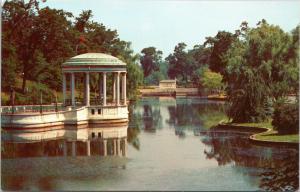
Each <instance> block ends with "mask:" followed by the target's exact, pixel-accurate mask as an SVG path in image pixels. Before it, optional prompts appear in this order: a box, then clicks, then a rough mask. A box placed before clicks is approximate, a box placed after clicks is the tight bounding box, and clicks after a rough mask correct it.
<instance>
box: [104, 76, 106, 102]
mask: <svg viewBox="0 0 300 192" xmlns="http://www.w3.org/2000/svg"><path fill="white" fill-rule="evenodd" d="M103 106H106V72H103Z"/></svg>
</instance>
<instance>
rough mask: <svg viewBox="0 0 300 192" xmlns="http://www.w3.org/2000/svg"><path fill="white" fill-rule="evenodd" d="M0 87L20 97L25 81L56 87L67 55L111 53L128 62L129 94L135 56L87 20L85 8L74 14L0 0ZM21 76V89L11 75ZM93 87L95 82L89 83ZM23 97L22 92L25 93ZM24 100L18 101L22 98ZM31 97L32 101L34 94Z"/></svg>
mask: <svg viewBox="0 0 300 192" xmlns="http://www.w3.org/2000/svg"><path fill="white" fill-rule="evenodd" d="M2 8H3V9H2V25H3V35H2V42H3V44H2V47H3V60H2V64H3V65H2V66H3V67H2V74H3V76H2V80H3V81H2V82H3V83H2V88H3V91H6V92H8V91H9V90H10V87H14V88H15V90H16V91H17V92H18V95H20V98H21V97H23V96H24V97H28V98H27V99H29V96H28V95H26V94H25V92H26V89H28V85H27V84H26V82H27V81H28V80H31V81H35V82H40V83H41V84H46V85H47V86H48V87H47V89H49V90H48V91H50V89H54V90H61V84H62V77H61V74H62V73H61V64H62V63H63V62H64V61H65V60H66V59H68V58H70V57H72V56H75V55H77V54H81V53H86V52H102V53H107V54H111V55H113V56H116V57H118V58H120V59H121V60H123V61H125V62H126V63H127V64H128V65H127V66H128V74H129V75H128V77H129V81H128V84H129V85H128V92H130V93H134V92H135V89H136V88H137V86H138V85H139V84H141V83H142V81H143V76H142V74H141V69H140V67H139V66H138V64H137V61H138V57H137V56H136V55H134V54H133V51H132V49H131V48H130V46H131V43H130V42H126V41H123V40H121V39H120V38H119V37H118V33H117V31H116V30H110V29H107V28H106V27H105V26H104V25H103V24H101V23H97V22H94V21H92V20H91V18H92V16H93V15H92V12H91V11H90V10H86V11H82V13H81V14H80V15H79V16H78V17H75V18H74V16H73V14H72V13H70V12H66V11H64V10H57V9H51V8H49V7H45V8H42V9H40V8H39V1H38V0H30V1H21V0H13V1H5V2H4V4H3V7H2ZM17 78H22V79H23V83H22V86H21V89H19V88H18V87H17V84H16V81H15V79H17ZM91 88H92V89H91V91H96V89H97V86H91ZM25 95H26V96H25ZM27 99H23V100H24V102H25V101H26V100H27ZM31 99H34V102H35V103H38V100H37V98H31Z"/></svg>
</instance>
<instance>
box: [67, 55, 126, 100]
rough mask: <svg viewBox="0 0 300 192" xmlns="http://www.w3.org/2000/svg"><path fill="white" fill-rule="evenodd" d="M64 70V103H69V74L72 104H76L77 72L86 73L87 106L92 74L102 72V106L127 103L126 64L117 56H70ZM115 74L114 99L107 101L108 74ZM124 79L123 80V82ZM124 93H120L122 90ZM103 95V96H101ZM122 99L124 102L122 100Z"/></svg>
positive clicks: (100, 88)
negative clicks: (67, 91)
mask: <svg viewBox="0 0 300 192" xmlns="http://www.w3.org/2000/svg"><path fill="white" fill-rule="evenodd" d="M62 72H63V103H64V105H67V102H66V101H67V94H66V90H67V76H69V77H70V78H69V79H70V90H71V105H72V106H75V105H76V100H75V82H76V81H75V78H76V74H79V73H83V74H85V86H84V87H85V94H84V95H85V99H84V100H85V101H84V104H85V106H90V105H91V103H90V74H91V73H98V74H99V75H101V74H102V79H100V78H99V90H100V93H99V102H98V103H101V104H102V106H107V105H115V106H120V105H126V64H125V63H124V62H122V61H121V60H119V59H118V58H116V57H113V56H111V55H107V54H103V53H85V54H82V55H77V56H75V57H72V58H70V59H69V60H67V61H66V62H65V63H63V65H62ZM108 73H112V74H113V90H112V92H113V93H112V95H113V100H112V102H111V103H108V102H107V85H106V82H107V74H108ZM121 81H122V82H121ZM121 88H122V93H121V95H120V90H121ZM100 96H102V97H100ZM121 99H122V102H121Z"/></svg>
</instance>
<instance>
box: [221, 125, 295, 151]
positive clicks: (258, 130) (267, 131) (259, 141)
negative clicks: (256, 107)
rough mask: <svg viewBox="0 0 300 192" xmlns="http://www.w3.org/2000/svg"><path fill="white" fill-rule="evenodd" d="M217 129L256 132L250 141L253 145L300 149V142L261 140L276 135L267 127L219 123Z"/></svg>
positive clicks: (250, 137)
mask: <svg viewBox="0 0 300 192" xmlns="http://www.w3.org/2000/svg"><path fill="white" fill-rule="evenodd" d="M216 128H219V129H230V130H232V129H236V130H239V131H248V132H254V133H253V134H252V135H250V136H249V140H250V142H251V143H253V144H258V145H266V146H270V145H272V146H289V147H296V148H299V141H272V140H265V139H259V138H257V137H258V136H265V135H266V134H270V133H274V130H272V129H271V128H267V127H251V126H242V125H232V124H224V123H219V124H218V125H217V126H216Z"/></svg>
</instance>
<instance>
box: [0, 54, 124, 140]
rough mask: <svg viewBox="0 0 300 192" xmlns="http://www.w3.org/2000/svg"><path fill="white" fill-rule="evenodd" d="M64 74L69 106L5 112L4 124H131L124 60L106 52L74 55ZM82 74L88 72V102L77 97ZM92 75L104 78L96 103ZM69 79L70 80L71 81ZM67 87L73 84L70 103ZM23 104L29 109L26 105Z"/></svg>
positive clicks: (85, 84) (66, 104)
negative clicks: (110, 82)
mask: <svg viewBox="0 0 300 192" xmlns="http://www.w3.org/2000/svg"><path fill="white" fill-rule="evenodd" d="M62 73H63V104H64V106H67V107H66V108H64V109H63V110H62V111H52V112H44V113H34V112H28V113H26V112H24V113H15V114H10V113H8V114H2V115H1V126H2V127H10V128H11V127H16V128H24V129H30V128H32V127H34V128H36V127H51V126H56V125H74V124H77V125H78V124H88V123H97V124H105V125H112V124H124V123H126V124H127V122H128V109H127V102H126V64H125V63H124V62H122V61H121V60H119V59H118V58H116V57H113V56H111V55H107V54H103V53H86V54H82V55H77V56H75V57H72V58H70V59H69V60H67V61H66V62H65V63H63V65H62ZM80 73H81V74H85V76H84V77H85V80H84V102H82V103H79V102H76V100H75V98H76V97H75V87H76V86H75V82H76V81H75V79H76V76H79V74H80ZM91 74H97V75H99V77H101V78H98V79H99V82H97V86H98V88H99V93H95V95H99V97H95V99H96V101H94V102H91V99H90V76H91ZM107 74H112V75H109V76H111V77H112V86H111V91H112V94H111V95H112V98H111V100H109V101H108V99H107V84H106V83H107ZM80 76H82V75H80ZM68 78H69V79H70V80H68V81H67V79H68ZM94 79H95V78H94ZM96 79H97V78H96ZM97 81H98V80H97ZM68 82H70V83H68ZM68 84H69V86H68ZM67 87H70V90H71V95H70V97H71V99H70V101H71V102H69V103H68V102H67V101H68V100H67ZM21 107H22V108H25V106H21ZM24 111H25V110H24ZM117 136H118V135H116V137H117Z"/></svg>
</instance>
